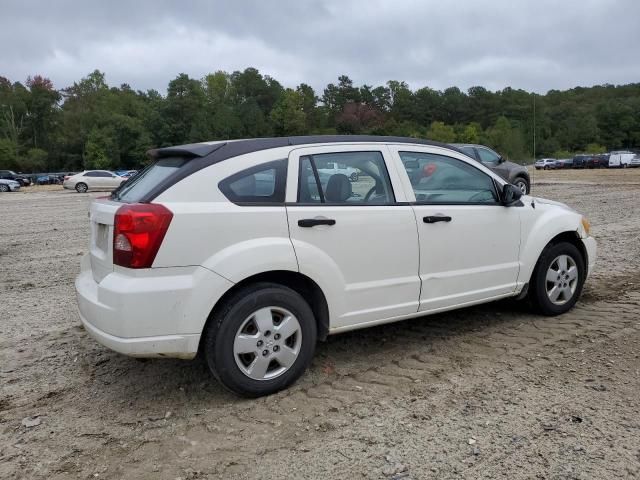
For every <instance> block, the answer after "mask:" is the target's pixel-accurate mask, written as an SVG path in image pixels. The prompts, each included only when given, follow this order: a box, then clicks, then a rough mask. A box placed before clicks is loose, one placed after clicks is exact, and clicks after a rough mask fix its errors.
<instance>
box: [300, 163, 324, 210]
mask: <svg viewBox="0 0 640 480" xmlns="http://www.w3.org/2000/svg"><path fill="white" fill-rule="evenodd" d="M308 157H309V163H310V164H311V171H313V178H315V179H316V187H317V188H318V196H319V197H320V203H326V202H325V199H324V192H323V190H322V183H321V182H320V174H319V173H318V168H317V167H316V161H315V160H314V159H313V155H308ZM302 158H304V157H301V158H300V165H302ZM300 172H302V169H300ZM299 200H300V181H298V201H299Z"/></svg>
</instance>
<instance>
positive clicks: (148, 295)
mask: <svg viewBox="0 0 640 480" xmlns="http://www.w3.org/2000/svg"><path fill="white" fill-rule="evenodd" d="M232 285H233V284H232V283H231V282H229V281H228V280H226V279H224V278H222V277H220V276H219V275H216V274H215V273H213V272H211V271H210V270H207V269H205V268H202V267H176V268H154V269H145V270H140V271H132V270H128V269H121V271H114V272H112V273H109V274H108V275H107V276H105V277H104V278H103V279H102V280H101V281H100V282H99V283H98V282H96V281H95V280H94V278H93V272H92V270H91V264H90V260H89V256H88V255H86V256H85V257H84V258H83V259H82V269H81V272H80V275H78V277H77V278H76V282H75V286H76V293H77V300H78V311H79V314H80V320H81V321H82V324H83V325H84V327H85V329H86V330H87V332H88V333H89V335H91V336H92V337H93V338H94V339H95V340H97V341H98V342H99V343H101V344H102V345H104V346H105V347H107V348H109V349H111V350H114V351H116V352H119V353H123V354H125V355H130V356H134V357H176V358H193V357H194V356H195V355H196V353H197V352H198V345H199V343H200V336H201V334H202V330H203V328H204V325H205V322H206V320H207V317H208V316H209V313H210V312H211V309H212V308H213V306H214V305H215V302H216V301H217V300H218V299H219V298H220V297H221V296H222V295H223V294H224V292H226V291H227V290H228V289H229V288H230V287H231V286H232Z"/></svg>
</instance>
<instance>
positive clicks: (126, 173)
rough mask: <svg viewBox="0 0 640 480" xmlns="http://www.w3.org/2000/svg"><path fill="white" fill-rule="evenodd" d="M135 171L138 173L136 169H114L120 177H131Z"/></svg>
mask: <svg viewBox="0 0 640 480" xmlns="http://www.w3.org/2000/svg"><path fill="white" fill-rule="evenodd" d="M136 173H138V171H137V170H116V171H115V174H116V175H120V176H121V177H125V178H131V177H133V176H134V175H135V174H136Z"/></svg>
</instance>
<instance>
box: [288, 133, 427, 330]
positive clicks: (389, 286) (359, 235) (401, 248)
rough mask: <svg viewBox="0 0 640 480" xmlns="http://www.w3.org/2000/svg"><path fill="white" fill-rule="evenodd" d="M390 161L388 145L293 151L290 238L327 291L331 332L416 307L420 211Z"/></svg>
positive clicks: (303, 268) (304, 267)
mask: <svg viewBox="0 0 640 480" xmlns="http://www.w3.org/2000/svg"><path fill="white" fill-rule="evenodd" d="M388 161H389V152H388V150H387V149H386V147H385V145H383V144H376V145H368V144H363V145H353V144H352V145H333V146H315V147H303V148H299V149H295V150H293V151H292V152H291V154H290V155H289V169H288V177H287V215H288V219H289V229H290V235H291V241H292V243H293V247H294V250H295V252H296V256H297V259H298V264H299V269H300V272H301V273H303V274H305V275H307V276H309V277H310V278H312V279H313V280H315V281H316V282H317V283H318V284H319V286H320V287H321V288H322V290H323V292H324V293H325V296H326V297H327V303H328V305H329V310H330V311H329V315H330V318H331V329H332V330H335V329H347V328H350V327H353V326H355V325H358V324H363V323H370V322H379V321H384V320H387V319H393V318H397V317H401V316H403V315H408V314H415V313H416V312H417V310H418V298H419V292H420V279H419V276H418V264H419V246H418V235H417V231H416V221H415V216H414V213H413V210H412V208H411V206H410V205H408V204H407V202H406V201H405V196H404V191H403V190H402V186H401V183H400V178H399V174H398V172H397V170H395V169H390V168H388ZM329 164H344V165H346V166H347V167H349V168H353V169H354V170H355V172H357V179H356V180H350V179H349V177H348V176H347V175H345V174H344V173H331V174H326V172H327V171H331V172H333V171H334V169H329V168H328V165H329ZM321 171H322V172H325V173H324V174H323V173H322V172H321ZM354 178H355V176H354Z"/></svg>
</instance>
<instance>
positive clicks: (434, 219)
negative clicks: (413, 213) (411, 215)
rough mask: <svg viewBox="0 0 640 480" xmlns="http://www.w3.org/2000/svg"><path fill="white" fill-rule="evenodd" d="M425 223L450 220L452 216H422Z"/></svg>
mask: <svg viewBox="0 0 640 480" xmlns="http://www.w3.org/2000/svg"><path fill="white" fill-rule="evenodd" d="M422 221H423V222H424V223H437V222H450V221H451V217H447V216H445V215H433V216H430V217H422Z"/></svg>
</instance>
